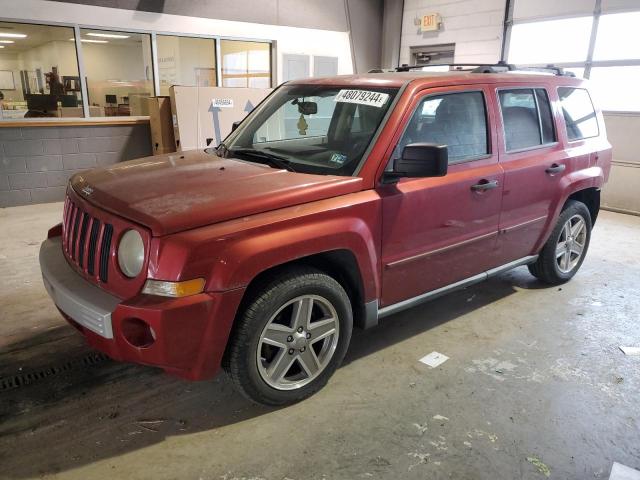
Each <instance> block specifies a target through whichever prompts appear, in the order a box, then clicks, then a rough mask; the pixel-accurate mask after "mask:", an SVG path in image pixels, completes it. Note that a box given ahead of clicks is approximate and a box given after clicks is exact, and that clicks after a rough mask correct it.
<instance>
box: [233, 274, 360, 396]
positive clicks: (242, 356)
mask: <svg viewBox="0 0 640 480" xmlns="http://www.w3.org/2000/svg"><path fill="white" fill-rule="evenodd" d="M352 329H353V316H352V311H351V303H350V301H349V297H348V296H347V293H346V292H345V290H344V288H342V286H341V285H340V284H339V283H338V282H337V281H336V280H335V279H334V278H332V277H330V276H329V275H327V274H325V273H323V272H321V271H319V270H316V269H313V268H296V269H291V270H288V271H285V272H282V273H280V274H279V275H277V276H275V277H273V278H272V279H270V280H268V281H266V282H263V283H262V285H261V286H260V287H258V288H257V289H256V291H255V292H254V293H253V294H252V296H251V297H249V300H248V301H247V302H246V303H245V307H244V309H243V310H242V311H241V313H240V315H239V316H238V318H237V319H236V324H235V326H234V330H233V332H232V335H231V338H230V340H229V346H228V347H227V352H226V353H225V358H224V360H223V367H224V368H225V370H226V371H227V373H228V375H229V376H230V377H231V379H232V381H233V382H234V384H235V385H236V387H237V388H238V389H239V390H240V392H241V393H243V394H244V395H245V396H246V397H248V398H249V399H250V400H253V401H255V402H257V403H261V404H265V405H276V406H277V405H286V404H290V403H295V402H298V401H300V400H303V399H305V398H307V397H309V396H311V395H313V394H314V393H316V392H317V391H318V390H320V389H321V388H322V387H323V386H324V385H325V384H326V383H327V381H328V380H329V378H330V377H331V375H333V373H334V372H335V370H336V369H337V368H338V366H339V365H340V363H341V362H342V359H343V358H344V355H345V353H346V351H347V348H348V346H349V341H350V339H351V331H352Z"/></svg>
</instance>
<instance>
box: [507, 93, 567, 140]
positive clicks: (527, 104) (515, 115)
mask: <svg viewBox="0 0 640 480" xmlns="http://www.w3.org/2000/svg"><path fill="white" fill-rule="evenodd" d="M498 96H499V98H500V109H501V111H502V122H503V124H504V135H505V143H506V147H507V151H513V150H520V149H523V148H530V147H536V146H538V145H544V144H547V143H552V142H555V139H556V138H555V132H554V130H553V115H552V114H551V107H550V105H549V97H548V96H547V92H546V91H545V90H544V89H543V88H536V89H535V90H534V89H524V88H520V89H513V90H500V91H499V92H498Z"/></svg>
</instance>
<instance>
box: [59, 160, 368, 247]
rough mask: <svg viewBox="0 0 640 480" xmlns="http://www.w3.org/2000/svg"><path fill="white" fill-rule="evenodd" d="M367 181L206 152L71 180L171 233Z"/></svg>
mask: <svg viewBox="0 0 640 480" xmlns="http://www.w3.org/2000/svg"><path fill="white" fill-rule="evenodd" d="M361 185H362V179H360V178H357V177H340V176H331V175H309V174H304V173H293V172H289V171H286V170H279V169H274V168H271V167H270V166H267V165H261V164H255V163H250V162H245V161H242V160H237V159H233V158H230V159H229V158H219V157H218V156H216V155H215V154H208V153H206V152H204V151H201V150H192V151H189V152H183V153H173V154H169V155H159V156H155V157H147V158H142V159H139V160H132V161H128V162H122V163H118V164H115V165H113V166H111V167H108V168H97V169H94V170H90V171H87V172H81V173H79V174H76V175H74V176H73V177H72V179H71V186H72V188H73V189H74V190H75V192H76V193H77V194H78V195H79V196H80V197H82V198H84V199H85V200H87V201H89V202H90V203H92V204H94V205H96V206H97V207H99V208H102V209H104V210H107V211H109V212H112V213H114V214H116V215H118V216H120V217H124V218H126V219H129V220H131V221H133V222H135V223H138V224H140V225H144V226H146V227H147V228H149V229H150V230H151V231H152V233H153V235H154V236H160V235H167V234H170V233H175V232H180V231H183V230H188V229H191V228H196V227H201V226H204V225H210V224H213V223H217V222H223V221H225V220H231V219H234V218H239V217H244V216H247V215H253V214H256V213H261V212H266V211H269V210H275V209H278V208H283V207H289V206H293V205H299V204H302V203H307V202H313V201H316V200H322V199H325V198H329V197H334V196H337V195H345V194H347V193H353V192H357V191H358V190H360V189H361Z"/></svg>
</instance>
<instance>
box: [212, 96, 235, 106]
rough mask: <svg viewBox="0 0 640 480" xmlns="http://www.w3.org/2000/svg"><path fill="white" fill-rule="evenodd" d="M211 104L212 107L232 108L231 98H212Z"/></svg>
mask: <svg viewBox="0 0 640 480" xmlns="http://www.w3.org/2000/svg"><path fill="white" fill-rule="evenodd" d="M211 106H212V107H214V108H215V107H218V108H233V98H212V99H211Z"/></svg>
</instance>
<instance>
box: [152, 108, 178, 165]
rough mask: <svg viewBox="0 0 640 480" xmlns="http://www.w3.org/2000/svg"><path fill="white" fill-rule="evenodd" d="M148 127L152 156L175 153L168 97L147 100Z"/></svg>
mask: <svg viewBox="0 0 640 480" xmlns="http://www.w3.org/2000/svg"><path fill="white" fill-rule="evenodd" d="M147 106H148V109H149V126H150V128H151V151H152V152H153V154H154V155H162V154H163V153H171V152H175V151H176V147H175V141H174V137H173V124H172V123H171V100H170V99H169V97H149V98H147Z"/></svg>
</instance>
